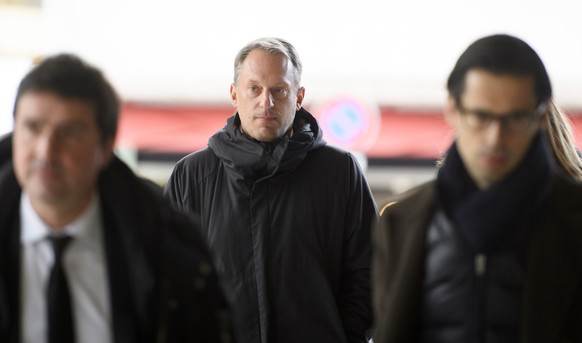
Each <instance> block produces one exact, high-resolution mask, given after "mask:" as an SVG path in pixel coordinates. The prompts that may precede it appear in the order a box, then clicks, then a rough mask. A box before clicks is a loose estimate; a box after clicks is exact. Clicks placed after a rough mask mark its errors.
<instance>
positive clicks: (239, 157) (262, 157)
mask: <svg viewBox="0 0 582 343" xmlns="http://www.w3.org/2000/svg"><path fill="white" fill-rule="evenodd" d="M240 125H241V122H240V118H239V114H238V113H235V114H234V115H233V116H232V117H230V118H229V119H228V120H227V123H226V126H225V127H224V128H223V129H222V130H220V131H218V132H217V133H216V134H214V135H213V136H212V137H211V138H210V140H209V141H208V146H209V147H210V149H212V151H214V153H215V154H216V156H217V157H218V158H220V159H221V160H222V162H223V165H224V166H225V168H226V170H227V171H228V174H229V175H231V176H232V177H234V178H235V179H237V180H253V181H258V180H260V179H262V178H266V177H272V176H274V175H276V174H277V175H283V174H287V173H289V172H292V171H293V170H295V169H296V168H297V166H299V164H300V163H301V162H302V161H303V159H304V158H305V156H307V153H308V152H309V151H311V150H314V149H317V148H319V147H321V146H323V145H325V141H324V140H323V137H322V136H323V133H322V131H321V129H320V127H319V125H318V123H317V120H316V119H315V118H314V117H313V116H312V115H311V114H310V113H309V112H307V111H306V110H305V109H303V108H301V109H299V110H298V111H297V112H296V113H295V119H294V121H293V130H292V131H293V135H292V136H291V137H288V136H283V137H281V138H279V139H277V140H275V141H273V142H268V143H267V142H259V141H257V140H255V139H253V138H250V137H247V136H245V135H244V134H243V133H242V132H241V130H240Z"/></svg>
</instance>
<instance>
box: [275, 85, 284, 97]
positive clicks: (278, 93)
mask: <svg viewBox="0 0 582 343" xmlns="http://www.w3.org/2000/svg"><path fill="white" fill-rule="evenodd" d="M286 94H287V88H285V87H277V88H274V89H273V95H274V96H277V97H282V96H285V95H286Z"/></svg>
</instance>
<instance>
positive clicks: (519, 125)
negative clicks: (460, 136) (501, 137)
mask: <svg viewBox="0 0 582 343" xmlns="http://www.w3.org/2000/svg"><path fill="white" fill-rule="evenodd" d="M457 110H458V111H459V113H461V115H462V117H463V118H464V121H465V123H467V125H468V126H469V127H470V128H472V129H474V130H481V129H484V128H486V127H488V126H489V124H491V122H493V121H498V122H499V123H500V124H501V127H503V128H505V129H506V130H508V131H512V132H520V131H525V130H527V129H528V128H529V127H530V125H531V124H532V123H533V122H534V121H536V120H538V119H539V118H540V117H542V116H543V115H544V114H545V113H546V104H545V103H542V104H540V105H539V106H538V107H536V108H535V109H533V110H529V111H518V112H514V113H510V114H506V115H501V116H500V115H493V114H490V113H487V112H485V111H480V110H471V109H466V108H464V107H463V106H462V105H461V104H457Z"/></svg>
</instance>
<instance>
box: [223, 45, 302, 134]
mask: <svg viewBox="0 0 582 343" xmlns="http://www.w3.org/2000/svg"><path fill="white" fill-rule="evenodd" d="M293 70H294V69H293V64H292V63H291V61H289V60H288V59H287V58H286V57H285V56H283V55H272V54H270V53H268V52H265V51H263V50H261V49H254V50H252V51H251V52H250V53H249V54H248V56H247V58H246V59H245V60H244V62H243V63H242V68H241V70H240V73H239V77H238V80H237V84H236V85H235V84H232V85H231V86H230V97H231V100H232V104H233V105H234V107H236V109H237V111H238V114H239V116H240V120H241V125H242V130H243V132H244V133H245V134H246V135H247V136H250V137H252V138H254V139H256V140H259V141H263V142H271V141H273V140H275V139H277V138H279V137H281V136H283V135H284V134H285V133H286V132H287V131H289V129H290V128H291V125H292V124H293V119H294V118H295V111H297V110H298V109H299V108H300V107H301V103H302V101H303V96H304V93H305V90H304V89H303V88H300V89H299V90H297V85H295V81H294V74H293Z"/></svg>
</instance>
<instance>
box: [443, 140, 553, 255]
mask: <svg viewBox="0 0 582 343" xmlns="http://www.w3.org/2000/svg"><path fill="white" fill-rule="evenodd" d="M544 137H545V136H543V135H542V134H538V135H536V137H535V138H534V139H533V141H532V144H531V146H530V148H529V150H528V152H527V154H526V156H525V157H524V160H523V161H522V163H521V164H520V165H519V166H518V167H517V168H516V169H515V170H514V171H513V172H511V173H510V174H509V175H508V176H507V177H505V178H504V179H503V180H501V181H499V182H498V183H496V184H494V185H492V186H491V187H489V188H488V189H486V190H480V189H479V188H478V187H477V185H476V184H475V182H474V181H473V179H472V178H471V177H470V176H469V174H468V173H467V170H466V169H465V166H464V164H463V161H462V160H461V158H460V156H459V153H458V151H457V147H456V143H454V144H453V145H452V146H451V148H450V149H449V151H448V153H447V155H446V160H445V163H444V165H443V166H442V168H441V169H440V170H439V172H438V177H437V189H438V194H439V197H440V199H441V203H442V204H443V206H444V209H445V212H446V213H447V215H448V216H449V218H451V219H452V221H453V223H454V226H455V228H456V229H457V230H458V232H460V234H461V237H462V238H463V239H464V240H465V241H466V242H467V243H468V244H469V246H470V247H471V248H472V249H473V250H474V252H476V253H489V252H494V251H498V250H505V249H508V248H511V249H514V248H516V247H517V248H524V246H525V243H526V242H527V237H528V233H529V230H528V228H529V226H530V225H531V220H532V217H533V215H534V213H535V211H536V210H537V209H538V208H540V206H541V205H542V204H543V202H544V200H545V199H546V197H547V194H548V192H549V190H550V187H551V184H552V168H551V162H550V158H549V156H548V155H547V152H546V148H545V147H544V144H546V143H545V140H544Z"/></svg>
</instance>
